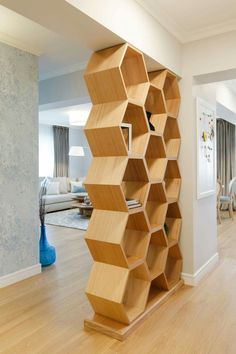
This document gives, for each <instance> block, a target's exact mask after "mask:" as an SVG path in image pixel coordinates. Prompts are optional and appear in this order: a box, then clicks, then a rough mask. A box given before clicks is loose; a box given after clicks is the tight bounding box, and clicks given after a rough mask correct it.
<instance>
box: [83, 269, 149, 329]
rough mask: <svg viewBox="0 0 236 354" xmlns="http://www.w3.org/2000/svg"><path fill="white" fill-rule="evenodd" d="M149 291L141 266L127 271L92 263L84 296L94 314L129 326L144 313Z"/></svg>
mask: <svg viewBox="0 0 236 354" xmlns="http://www.w3.org/2000/svg"><path fill="white" fill-rule="evenodd" d="M149 288H150V281H149V279H148V275H147V273H146V271H145V269H144V265H141V266H139V267H137V268H135V269H133V270H131V271H130V270H128V269H126V268H121V267H116V266H113V265H110V264H104V263H98V262H95V263H94V265H93V268H92V271H91V273H90V277H89V281H88V285H87V289H86V294H87V296H88V299H89V301H90V303H91V305H92V307H93V309H94V311H95V313H97V314H100V315H103V316H105V317H108V318H111V319H114V320H116V321H119V322H122V323H125V324H129V323H130V322H132V321H133V320H134V319H135V318H136V317H138V316H139V315H140V314H141V313H142V312H143V311H144V309H145V304H146V302H147V298H148V292H149Z"/></svg>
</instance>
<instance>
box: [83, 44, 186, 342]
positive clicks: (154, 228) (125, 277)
mask: <svg viewBox="0 0 236 354" xmlns="http://www.w3.org/2000/svg"><path fill="white" fill-rule="evenodd" d="M85 81H86V83H87V87H88V91H89V92H90V95H91V100H92V102H93V104H94V106H93V107H92V110H91V113H90V116H89V119H88V121H87V124H86V127H85V134H86V137H87V139H88V142H89V145H90V148H91V151H92V154H93V161H92V164H91V166H90V169H89V172H88V175H87V178H86V181H85V186H86V190H87V191H88V194H89V196H90V198H91V201H92V204H93V207H94V210H93V214H92V216H91V220H90V223H89V227H88V230H87V232H86V236H85V240H86V243H87V245H88V248H89V250H90V253H91V255H92V257H93V259H94V265H93V267H92V271H91V273H90V276H89V280H88V285H87V288H86V295H87V297H88V299H89V301H90V303H91V305H92V307H93V310H94V312H95V314H94V316H93V317H92V318H90V319H86V320H85V327H88V328H93V329H95V330H97V331H100V332H102V333H105V334H107V335H110V336H112V337H114V338H116V339H120V340H123V339H124V338H125V337H127V335H128V334H129V333H131V331H133V330H134V329H135V328H136V327H137V324H138V323H141V322H142V321H143V320H144V319H145V317H147V316H148V315H149V314H150V313H151V312H152V311H154V310H155V309H157V308H158V307H159V306H160V305H161V304H162V303H163V302H164V301H166V300H167V298H168V297H169V296H170V295H171V294H172V293H174V292H175V291H176V290H177V289H178V288H179V287H180V286H181V285H182V284H183V282H182V280H181V279H180V274H181V269H182V262H183V260H182V255H181V252H180V249H179V245H178V241H179V237H180V230H181V222H182V218H181V214H180V210H179V206H178V197H179V192H180V185H181V176H180V172H179V168H178V163H177V157H178V152H179V147H180V132H179V128H178V122H177V116H178V111H179V105H180V94H179V89H178V82H177V78H176V76H175V75H174V74H172V73H171V72H169V71H168V70H162V71H156V72H152V73H149V74H148V73H147V70H146V66H145V62H144V58H143V54H142V53H141V52H140V51H138V50H136V49H135V48H133V47H132V46H130V45H129V44H123V45H118V46H115V47H112V48H108V49H104V50H101V51H99V52H96V53H94V54H93V55H92V57H91V59H90V61H89V63H88V66H87V69H86V71H85ZM122 124H130V125H132V138H131V144H132V151H131V153H130V152H129V144H127V133H124V131H123V132H122V129H121V126H122ZM153 129H155V131H154V130H153ZM167 233H168V237H167Z"/></svg>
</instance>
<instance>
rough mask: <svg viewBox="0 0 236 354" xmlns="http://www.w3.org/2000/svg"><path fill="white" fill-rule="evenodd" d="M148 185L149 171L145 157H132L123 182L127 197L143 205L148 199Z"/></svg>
mask: <svg viewBox="0 0 236 354" xmlns="http://www.w3.org/2000/svg"><path fill="white" fill-rule="evenodd" d="M148 186H149V179H148V172H147V170H146V166H145V163H144V161H143V159H133V158H130V159H129V161H128V164H127V167H126V170H125V173H124V178H123V182H122V189H123V193H124V196H125V199H126V200H127V201H128V200H130V199H134V200H136V201H137V204H138V205H137V206H143V205H144V204H145V202H146V199H147V192H148ZM131 208H132V206H130V209H131Z"/></svg>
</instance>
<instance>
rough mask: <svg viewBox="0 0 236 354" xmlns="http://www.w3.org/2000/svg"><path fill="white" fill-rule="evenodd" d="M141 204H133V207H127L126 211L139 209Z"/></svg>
mask: <svg viewBox="0 0 236 354" xmlns="http://www.w3.org/2000/svg"><path fill="white" fill-rule="evenodd" d="M141 206H142V204H141V203H138V204H133V205H128V209H134V208H139V207H141Z"/></svg>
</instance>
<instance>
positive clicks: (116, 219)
mask: <svg viewBox="0 0 236 354" xmlns="http://www.w3.org/2000/svg"><path fill="white" fill-rule="evenodd" d="M85 240H86V242H87V245H88V247H89V250H90V253H91V254H92V256H93V259H94V260H95V261H97V262H103V263H109V264H113V265H116V266H120V267H127V268H134V267H136V266H137V265H139V264H141V263H143V262H144V259H145V257H146V253H147V248H148V244H149V240H150V233H149V224H148V222H147V219H146V216H145V214H144V213H143V212H137V213H132V214H129V213H124V212H115V211H107V210H96V209H95V210H94V211H93V214H92V217H91V221H90V223H89V227H88V230H87V232H86V237H85Z"/></svg>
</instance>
